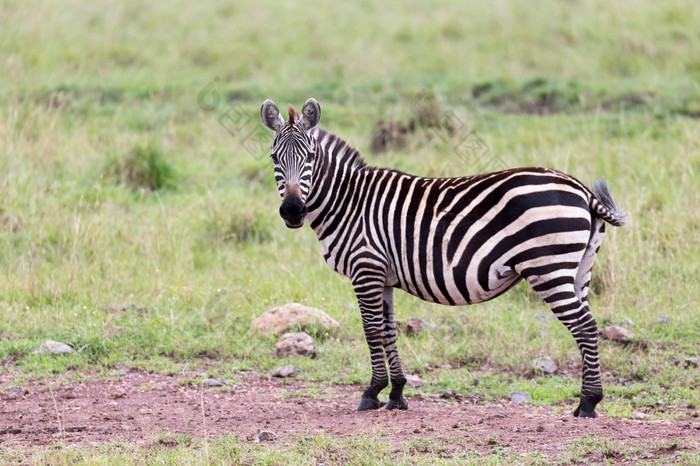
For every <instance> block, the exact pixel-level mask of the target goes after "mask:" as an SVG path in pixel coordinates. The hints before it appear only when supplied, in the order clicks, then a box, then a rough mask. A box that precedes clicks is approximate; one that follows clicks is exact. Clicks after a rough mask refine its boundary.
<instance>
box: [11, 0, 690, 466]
mask: <svg viewBox="0 0 700 466" xmlns="http://www.w3.org/2000/svg"><path fill="white" fill-rule="evenodd" d="M697 24H700V6H698V4H697V2H692V1H684V0H672V1H668V2H663V3H662V2H652V1H629V2H625V3H624V4H608V3H607V2H601V1H594V0H581V1H576V2H559V1H542V2H537V3H536V4H531V3H516V2H510V1H496V2H488V3H486V2H452V4H444V3H443V2H429V1H428V2H414V1H409V2H400V3H399V2H396V4H389V3H386V2H383V3H378V2H377V3H375V2H341V3H339V4H336V5H333V6H330V5H326V6H323V7H313V6H311V5H305V6H304V7H303V8H301V7H299V6H292V5H287V4H286V3H285V2H281V1H280V2H272V3H268V4H266V5H265V6H262V5H259V4H257V3H255V2H248V1H236V2H232V1H216V2H208V3H206V4H204V3H203V4H200V3H199V2H183V1H175V2H164V1H157V2H149V3H148V4H143V3H142V2H136V1H125V2H118V3H115V2H105V1H96V2H91V3H87V4H86V3H85V2H78V1H63V2H39V1H33V0H30V1H13V0H10V1H4V2H2V3H0V31H2V34H1V35H0V50H2V53H1V54H0V69H1V70H2V72H0V99H1V100H0V102H1V105H0V251H2V253H0V402H1V403H2V404H1V405H0V442H1V443H0V462H4V463H8V464H12V463H17V462H19V461H22V462H26V463H52V464H75V463H107V464H109V463H111V464H124V463H136V464H143V463H168V464H183V463H193V464H199V463H210V462H211V463H254V462H257V463H264V464H286V463H312V464H315V463H319V462H324V463H356V464H371V463H385V464H402V463H418V462H434V463H453V462H456V463H461V462H477V463H480V462H484V463H534V464H537V463H542V464H545V463H547V464H548V463H551V462H560V463H570V462H642V461H649V462H659V463H688V464H692V463H699V462H700V453H698V448H699V447H700V442H699V441H698V440H697V438H698V437H699V436H698V433H699V431H698V418H697V413H698V405H699V404H700V386H699V385H700V383H699V382H698V380H699V379H700V376H699V369H698V368H697V367H695V366H694V365H693V364H692V363H690V362H686V359H688V358H696V357H698V356H699V353H700V313H699V312H698V304H699V302H700V299H699V298H700V281H699V280H698V273H699V272H700V271H699V270H698V264H699V263H700V241H699V234H700V214H699V211H700V209H699V208H698V205H700V176H698V171H699V170H700V121H699V120H698V117H700V88H699V84H698V82H699V80H700V55H698V53H697V50H700V30H698V28H697V27H696V26H697ZM310 96H313V97H316V98H317V99H318V100H319V102H320V103H321V106H322V107H323V115H322V125H323V126H325V127H326V128H328V129H330V130H332V131H335V132H337V133H338V134H340V135H342V136H343V137H345V138H346V139H349V140H350V141H351V142H352V143H353V144H354V145H356V146H357V147H358V148H359V149H361V150H362V151H363V152H364V153H365V155H366V158H367V159H368V161H369V162H370V163H371V164H374V165H383V166H391V167H395V168H398V169H401V170H405V171H408V172H412V173H419V174H424V175H431V176H447V175H461V174H468V173H476V172H479V171H486V170H494V169H499V168H502V167H512V166H523V165H540V166H549V167H553V168H557V169H559V170H562V171H565V172H567V173H570V174H572V175H574V176H575V177H577V178H579V179H580V180H582V181H585V182H587V183H590V182H592V181H593V180H594V179H596V178H598V177H599V176H605V177H606V178H607V180H608V182H609V184H610V186H611V188H612V191H613V194H614V195H615V199H616V201H617V202H618V203H619V204H620V205H621V206H622V207H623V208H624V209H626V210H627V212H628V213H629V214H630V219H631V221H630V223H629V224H628V225H627V226H625V227H624V228H622V229H613V228H610V229H608V231H609V234H608V236H607V238H606V241H605V242H604V244H603V247H602V249H601V253H600V254H599V256H598V261H597V264H596V267H595V270H594V276H593V282H592V292H591V307H592V310H593V313H594V315H595V316H596V318H597V320H598V322H599V323H600V324H601V326H603V325H610V324H616V325H620V324H622V325H625V326H627V327H628V328H629V330H631V331H632V332H633V333H634V337H633V340H632V342H631V343H629V344H626V345H617V344H613V343H611V342H609V341H602V342H601V362H602V365H603V370H604V373H603V384H604V387H605V389H606V398H605V400H604V401H603V402H602V403H601V404H600V405H599V408H598V413H599V415H600V417H599V418H598V419H596V420H576V419H573V418H572V417H571V416H570V413H571V411H572V410H573V407H574V406H575V402H576V398H577V395H578V390H579V387H580V368H581V365H580V358H579V355H578V351H577V349H576V346H575V344H574V341H573V339H572V338H571V336H570V334H569V333H568V331H567V330H566V329H565V328H564V327H563V326H562V325H561V324H559V323H557V322H555V321H553V320H552V319H546V318H536V316H537V315H538V314H539V313H546V312H548V310H547V308H546V306H545V305H544V304H543V303H542V302H541V301H540V300H539V299H538V298H537V296H536V295H535V294H534V293H533V292H532V291H531V290H530V289H528V288H527V287H526V286H518V287H516V288H515V289H514V290H512V291H510V292H509V293H508V294H507V295H505V296H503V297H501V298H499V299H497V300H494V301H492V302H488V303H484V304H480V305H476V306H472V307H469V308H447V307H441V306H433V305H429V304H426V303H423V302H420V301H417V300H415V299H413V298H411V297H410V296H407V295H405V294H397V303H396V307H397V314H398V317H399V318H408V317H413V316H417V317H421V318H423V319H425V320H426V321H427V322H429V323H430V324H431V325H432V326H431V329H430V330H428V331H426V332H424V333H422V334H421V335H419V336H416V337H405V336H402V337H400V339H399V350H400V352H401V354H402V356H403V360H404V363H405V367H406V369H407V371H408V372H409V373H412V374H417V375H419V376H420V377H421V378H423V379H424V380H425V381H426V382H427V384H426V385H425V386H423V387H422V388H420V389H409V390H408V395H409V403H410V406H411V409H410V410H409V411H406V412H400V413H393V412H392V413H389V412H372V413H361V414H359V413H356V412H354V411H353V409H354V407H355V405H356V402H357V398H358V396H359V392H360V390H361V387H362V384H365V383H367V382H368V381H369V377H370V366H369V358H368V352H367V349H366V345H365V343H364V338H363V334H362V327H361V323H360V318H359V313H358V311H357V308H356V304H355V300H354V297H353V295H352V290H351V288H350V286H349V284H348V282H347V281H346V280H345V279H343V278H342V277H340V276H337V275H335V274H334V273H333V272H332V271H331V270H330V269H329V268H328V267H327V266H326V265H325V263H324V262H323V258H322V255H321V254H320V247H319V246H318V244H317V241H316V239H315V237H314V235H313V232H312V231H311V230H310V229H308V228H304V229H302V230H295V231H291V230H287V229H286V228H285V227H284V225H283V222H282V221H281V219H280V218H279V216H278V214H277V209H278V206H279V197H278V195H277V192H276V189H275V186H274V180H273V176H272V170H271V163H270V161H269V159H268V158H267V155H266V153H265V151H266V148H267V146H269V143H270V141H271V135H269V134H267V133H265V132H263V131H262V130H261V128H260V126H261V125H260V124H259V121H258V110H259V107H260V104H261V103H262V101H263V100H264V99H265V98H271V99H273V100H275V101H276V102H277V103H278V104H279V105H280V106H281V107H282V106H283V105H285V104H286V103H293V104H295V105H297V106H300V105H301V104H302V103H303V102H304V101H305V100H306V99H307V98H308V97H310ZM435 115H437V116H438V117H437V118H434V117H435ZM411 120H413V121H414V124H413V125H410V122H411ZM416 122H418V123H420V124H417V123H416ZM378 125H379V127H381V128H384V129H386V128H389V131H388V133H387V134H394V133H396V134H397V135H399V136H400V138H399V142H397V143H395V144H390V145H389V146H388V147H387V150H385V151H382V152H377V153H373V152H372V151H371V150H370V148H371V147H372V146H373V143H375V144H374V145H375V146H376V139H375V141H373V140H372V134H374V135H375V137H376V135H377V131H376V128H377V127H378ZM407 128H413V129H412V130H408V129H407ZM402 131H405V132H402ZM292 301H297V302H301V303H305V304H308V305H312V306H314V307H318V308H321V309H323V310H325V311H326V312H328V313H329V314H330V315H331V316H332V317H334V318H335V319H336V320H338V321H339V322H340V323H341V326H340V329H339V330H337V331H335V332H332V333H315V334H314V335H313V336H314V337H315V340H316V344H317V347H318V349H319V355H318V357H317V358H316V359H298V360H297V359H294V360H291V359H290V360H279V359H277V358H276V357H275V353H274V343H275V342H276V338H275V337H273V336H268V335H264V334H261V333H258V332H256V331H254V330H253V329H251V326H250V321H251V320H252V319H253V318H254V317H256V316H258V315H259V314H261V313H262V312H263V311H265V310H266V309H268V308H270V307H273V306H276V305H280V304H284V303H287V302H292ZM46 339H52V340H57V341H62V342H65V343H68V344H70V345H71V346H72V347H73V348H74V349H75V350H76V351H74V352H73V353H71V354H68V355H61V356H51V355H48V354H35V350H36V349H37V348H38V347H39V346H40V345H41V343H42V342H43V341H45V340H46ZM541 356H549V357H551V358H552V359H553V360H554V361H555V362H556V363H557V364H558V366H559V370H558V371H557V373H556V374H554V375H551V376H545V375H544V374H542V373H540V372H538V371H537V370H536V369H534V368H533V366H532V361H533V360H535V359H537V358H538V357H541ZM288 363H291V364H294V366H295V368H296V370H297V375H296V377H295V378H293V379H284V380H275V379H270V378H269V376H268V375H269V372H270V371H271V370H272V369H274V368H275V367H277V366H280V365H283V364H288ZM207 377H216V378H218V379H220V380H222V381H224V382H225V384H226V385H225V386H223V387H208V386H205V385H203V384H202V381H203V380H204V379H205V378H207ZM475 380H478V383H475ZM513 391H528V392H530V393H531V394H532V400H531V401H530V402H529V403H527V404H525V405H522V404H514V403H511V402H510V401H508V398H509V393H511V392H513ZM442 394H447V396H446V398H441V395H442ZM443 396H444V395H443ZM455 396H456V397H455ZM262 429H269V430H272V431H275V433H276V434H277V435H278V437H277V439H275V440H272V441H267V442H259V441H258V440H257V438H258V437H257V435H258V432H259V431H260V430H262Z"/></svg>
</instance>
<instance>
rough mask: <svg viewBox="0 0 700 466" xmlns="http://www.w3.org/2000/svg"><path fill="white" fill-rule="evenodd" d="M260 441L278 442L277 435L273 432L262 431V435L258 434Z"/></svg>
mask: <svg viewBox="0 0 700 466" xmlns="http://www.w3.org/2000/svg"><path fill="white" fill-rule="evenodd" d="M258 439H259V440H260V441H261V442H272V441H273V440H277V434H276V433H274V432H272V431H271V430H261V431H260V433H258Z"/></svg>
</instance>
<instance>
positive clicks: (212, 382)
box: [202, 379, 226, 387]
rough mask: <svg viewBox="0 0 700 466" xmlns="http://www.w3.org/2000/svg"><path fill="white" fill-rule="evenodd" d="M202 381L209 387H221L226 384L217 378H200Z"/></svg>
mask: <svg viewBox="0 0 700 466" xmlns="http://www.w3.org/2000/svg"><path fill="white" fill-rule="evenodd" d="M202 383H203V384H204V385H208V386H210V387H223V386H224V385H226V384H225V383H223V382H222V381H221V380H219V379H204V380H202Z"/></svg>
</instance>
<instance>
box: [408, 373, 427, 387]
mask: <svg viewBox="0 0 700 466" xmlns="http://www.w3.org/2000/svg"><path fill="white" fill-rule="evenodd" d="M406 385H408V386H409V387H413V388H420V387H422V386H423V385H425V380H423V379H421V378H420V377H418V376H417V375H408V374H407V375H406Z"/></svg>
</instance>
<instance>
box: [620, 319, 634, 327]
mask: <svg viewBox="0 0 700 466" xmlns="http://www.w3.org/2000/svg"><path fill="white" fill-rule="evenodd" d="M621 324H622V325H623V326H625V327H634V321H633V320H632V319H630V318H629V317H625V318H624V319H622V322H621Z"/></svg>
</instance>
